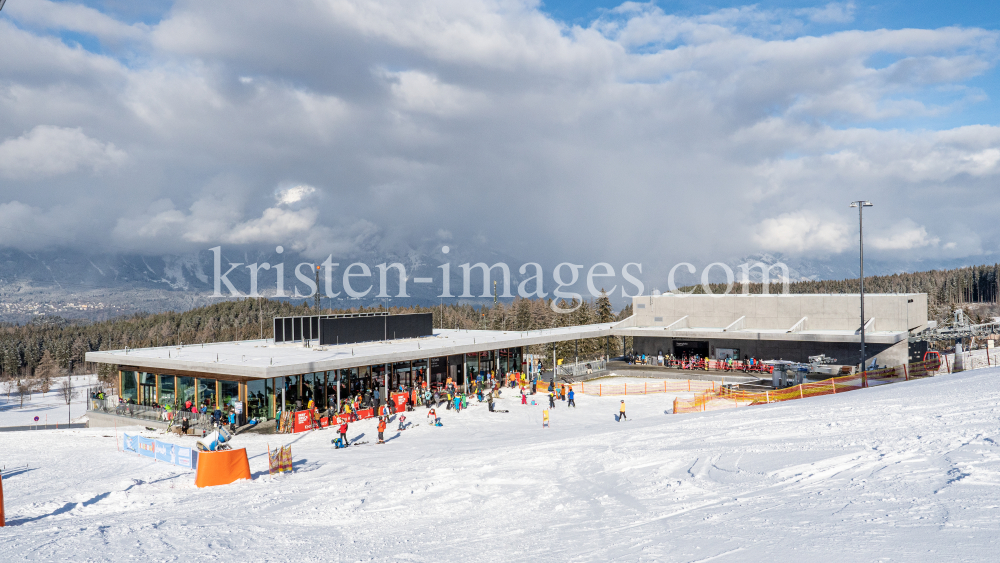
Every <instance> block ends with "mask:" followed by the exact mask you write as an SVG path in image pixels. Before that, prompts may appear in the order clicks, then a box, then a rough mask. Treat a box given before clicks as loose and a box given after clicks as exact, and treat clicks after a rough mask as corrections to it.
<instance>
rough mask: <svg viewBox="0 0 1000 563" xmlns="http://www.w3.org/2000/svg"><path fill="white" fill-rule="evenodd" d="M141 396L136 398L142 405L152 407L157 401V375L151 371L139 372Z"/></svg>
mask: <svg viewBox="0 0 1000 563" xmlns="http://www.w3.org/2000/svg"><path fill="white" fill-rule="evenodd" d="M137 375H138V379H139V398H138V399H137V400H136V402H137V403H139V404H140V405H145V406H147V407H151V406H153V405H154V404H155V403H156V376H155V375H153V374H151V373H146V372H141V371H140V372H139V373H138V374H137Z"/></svg>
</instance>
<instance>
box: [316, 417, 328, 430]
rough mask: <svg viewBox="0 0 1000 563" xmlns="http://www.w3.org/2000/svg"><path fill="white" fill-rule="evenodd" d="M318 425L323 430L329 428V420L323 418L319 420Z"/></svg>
mask: <svg viewBox="0 0 1000 563" xmlns="http://www.w3.org/2000/svg"><path fill="white" fill-rule="evenodd" d="M319 425H320V426H322V427H323V428H326V427H327V426H330V419H329V418H327V417H325V416H324V417H323V418H321V419H319Z"/></svg>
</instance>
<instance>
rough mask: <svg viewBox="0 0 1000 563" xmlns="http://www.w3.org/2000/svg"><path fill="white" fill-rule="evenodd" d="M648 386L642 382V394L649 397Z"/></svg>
mask: <svg viewBox="0 0 1000 563" xmlns="http://www.w3.org/2000/svg"><path fill="white" fill-rule="evenodd" d="M647 385H648V383H646V382H645V381H643V382H642V394H643V395H648V393H646V386H647Z"/></svg>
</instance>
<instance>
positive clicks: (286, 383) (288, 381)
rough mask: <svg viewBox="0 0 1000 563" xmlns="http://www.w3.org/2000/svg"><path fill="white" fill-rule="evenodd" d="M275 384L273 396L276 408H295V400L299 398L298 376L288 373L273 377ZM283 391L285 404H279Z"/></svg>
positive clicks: (287, 409)
mask: <svg viewBox="0 0 1000 563" xmlns="http://www.w3.org/2000/svg"><path fill="white" fill-rule="evenodd" d="M275 382H276V383H277V385H275V389H274V398H275V401H276V402H277V403H278V410H283V411H289V410H295V402H296V401H298V400H299V376H297V375H288V376H285V377H278V378H276V379H275ZM282 390H283V391H284V392H285V404H284V405H282V404H281V392H282Z"/></svg>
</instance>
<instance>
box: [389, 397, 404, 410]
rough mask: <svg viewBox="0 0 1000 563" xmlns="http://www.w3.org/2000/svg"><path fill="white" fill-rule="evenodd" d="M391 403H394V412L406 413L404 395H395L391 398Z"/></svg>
mask: <svg viewBox="0 0 1000 563" xmlns="http://www.w3.org/2000/svg"><path fill="white" fill-rule="evenodd" d="M392 401H393V402H394V403H396V412H404V411H406V393H396V394H395V395H393V396H392Z"/></svg>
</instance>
